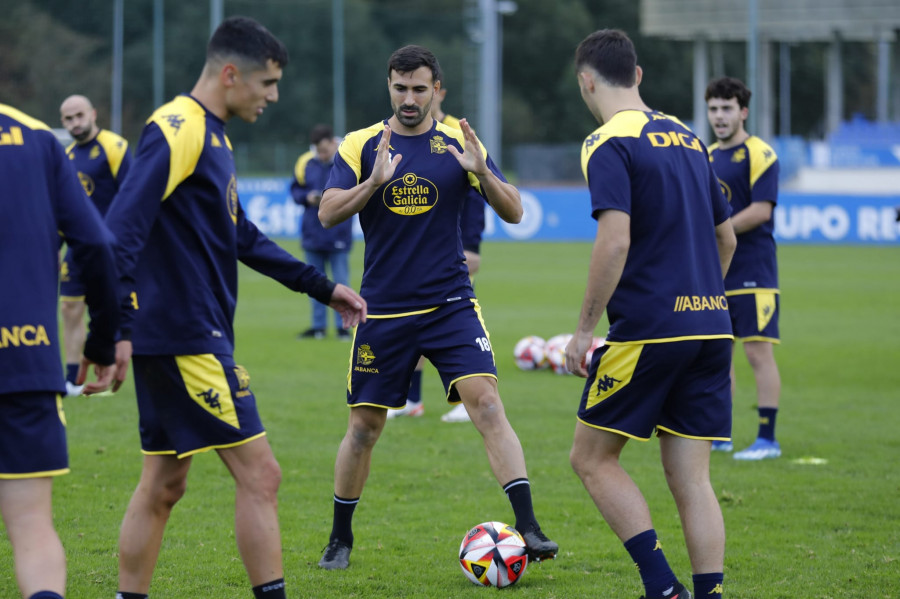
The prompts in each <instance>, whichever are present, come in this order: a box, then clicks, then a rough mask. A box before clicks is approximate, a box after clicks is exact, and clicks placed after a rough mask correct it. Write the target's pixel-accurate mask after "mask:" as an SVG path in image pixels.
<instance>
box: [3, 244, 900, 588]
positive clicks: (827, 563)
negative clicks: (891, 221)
mask: <svg viewBox="0 0 900 599" xmlns="http://www.w3.org/2000/svg"><path fill="white" fill-rule="evenodd" d="M286 246H287V247H289V248H291V249H293V248H294V247H296V244H295V243H293V242H291V243H289V244H286ZM361 250H362V248H361V247H357V249H356V250H355V252H354V257H353V262H352V264H353V271H354V272H353V274H354V275H355V277H356V280H357V281H358V278H359V274H360V268H361V267H360V262H361ZM589 250H590V246H589V245H588V244H583V243H580V244H541V243H527V244H525V243H522V244H520V243H488V244H485V247H484V250H483V265H482V272H481V273H480V275H479V277H478V284H477V288H478V293H479V298H480V300H481V303H482V306H483V308H484V314H485V318H486V321H487V324H488V327H489V329H490V331H491V335H492V336H491V339H492V342H493V345H494V348H495V353H496V356H497V361H498V368H499V371H500V391H501V395H502V396H503V398H504V403H505V404H506V406H507V412H508V414H509V417H510V420H511V421H512V423H513V426H514V427H515V428H516V430H517V432H518V434H519V437H520V439H521V440H522V444H523V446H524V448H525V454H526V459H527V461H528V466H529V476H530V478H531V480H532V483H533V489H534V500H535V508H536V512H537V514H538V517H539V518H540V519H541V521H542V524H543V527H544V530H545V531H546V532H547V533H548V534H550V535H551V537H552V538H553V539H554V540H556V541H558V542H559V543H560V546H561V553H560V556H559V558H558V559H557V560H555V561H552V562H548V563H544V564H539V565H532V566H530V567H529V570H528V572H527V573H526V575H525V577H524V578H523V579H522V582H521V583H520V584H518V585H516V586H515V587H513V588H511V589H509V590H508V591H504V592H505V593H506V594H509V595H512V596H516V597H520V598H523V599H524V598H532V597H533V598H538V597H540V598H560V599H562V598H576V597H588V596H603V597H637V596H638V595H640V594H641V591H642V589H641V586H640V580H639V578H638V576H637V574H636V572H635V570H634V566H633V565H632V564H631V562H630V560H629V559H628V557H627V554H626V553H625V551H624V549H623V548H622V546H621V544H620V543H619V542H618V540H617V539H616V538H615V536H614V535H613V534H612V532H611V531H610V530H609V529H608V527H607V526H606V524H605V523H604V521H603V519H602V518H601V517H600V515H599V513H598V511H597V510H596V508H595V507H594V505H593V503H592V502H591V500H590V498H589V497H588V495H587V493H586V492H585V491H584V489H583V488H582V486H581V484H580V483H579V481H578V479H577V478H576V476H575V475H574V474H573V473H572V471H571V469H570V467H569V463H568V453H569V448H570V446H571V439H572V432H573V430H574V412H575V410H576V408H577V404H578V398H579V396H580V392H581V381H580V379H576V378H575V377H560V376H556V375H553V374H551V373H550V372H546V371H543V372H521V371H518V370H517V369H516V367H515V365H514V364H513V360H512V356H511V348H512V346H513V345H514V344H515V342H516V341H517V340H518V339H519V338H520V337H523V336H525V335H528V334H537V335H541V336H544V337H545V338H546V337H549V336H551V335H554V334H557V333H563V332H570V331H571V330H572V328H573V327H574V326H575V323H576V319H577V315H578V310H579V307H580V303H581V297H582V293H583V290H584V283H585V277H586V272H587V260H588V254H589ZM780 266H781V279H782V311H783V316H782V319H781V329H782V345H781V346H780V347H779V348H778V349H777V350H776V357H777V360H778V362H779V366H780V369H781V373H782V378H783V392H782V410H781V413H780V415H779V424H778V431H779V440H780V441H781V444H782V448H783V451H784V456H783V457H782V458H781V459H780V460H775V461H768V462H764V463H740V462H736V461H735V460H733V459H732V458H731V457H730V456H728V455H723V454H715V455H713V464H712V469H713V483H714V486H715V489H716V492H717V494H718V496H719V497H720V501H721V504H722V507H723V511H724V514H725V523H726V527H727V531H728V545H727V554H726V572H725V575H726V593H727V596H728V597H731V598H743V599H757V598H761V597H766V598H772V599H777V598H785V599H787V598H792V599H793V598H795V597H809V598H815V599H852V598H859V599H863V598H865V599H871V598H877V599H887V598H895V597H898V596H900V562H898V559H900V507H898V505H900V468H898V458H900V434H898V432H897V427H898V424H900V418H898V412H900V408H898V403H897V398H898V389H900V313H898V309H900V301H898V298H900V249H898V248H896V247H887V248H866V247H803V246H785V247H782V248H781V249H780ZM357 285H358V283H357ZM240 294H241V298H240V305H239V309H238V314H237V322H236V327H237V340H238V341H237V350H236V358H237V360H238V362H239V363H242V364H244V365H245V366H246V367H247V369H248V370H249V372H250V375H251V377H252V383H251V384H252V388H253V390H254V391H255V393H256V396H257V398H258V401H259V406H260V411H261V412H262V417H263V421H264V422H265V423H266V425H267V428H268V431H269V440H270V442H271V443H272V446H273V447H274V450H275V453H276V455H277V457H278V459H279V462H280V464H281V467H282V469H283V472H284V482H283V484H282V487H281V491H280V494H279V497H280V518H281V526H282V535H283V544H284V564H285V572H286V579H287V582H288V585H289V587H288V589H289V595H290V596H292V597H317V598H320V597H321V598H331V597H334V598H338V597H341V598H343V597H360V598H362V597H410V598H412V597H416V598H419V597H424V598H448V597H453V598H455V597H483V596H487V594H491V593H493V592H494V591H492V590H486V589H485V590H482V589H479V588H477V587H475V586H474V585H472V584H471V583H469V582H468V581H467V580H466V579H465V578H464V576H463V574H462V572H461V571H460V569H459V566H458V565H457V563H456V559H455V558H456V552H457V548H458V546H459V542H460V540H461V538H462V536H463V534H464V533H465V531H466V530H467V529H468V528H469V527H471V526H473V525H474V524H477V523H478V522H481V521H484V520H492V519H496V520H501V521H504V520H505V521H509V520H510V519H511V517H512V514H511V510H510V508H509V505H508V503H507V501H506V498H505V496H504V494H503V493H502V491H501V490H500V488H499V486H498V484H497V483H496V481H495V480H494V479H493V477H492V476H491V474H490V471H489V469H488V465H487V460H486V457H485V455H484V451H483V449H482V447H481V442H480V438H479V436H478V434H477V433H476V431H475V430H474V429H473V428H472V427H471V425H467V424H445V423H442V422H440V415H441V414H442V413H444V412H445V411H446V410H447V407H446V406H445V404H444V402H443V399H442V396H443V393H442V390H441V389H440V383H439V379H438V377H437V374H436V373H435V371H434V370H433V369H432V368H431V367H430V366H428V367H426V371H425V377H424V389H423V391H424V395H425V397H426V400H425V401H426V414H425V416H424V417H423V418H419V419H412V420H397V421H392V422H389V423H388V426H387V429H386V431H385V434H384V435H383V436H382V438H381V441H380V442H379V444H378V447H377V448H376V450H375V455H374V458H373V467H372V474H371V476H370V478H369V483H368V485H367V487H366V490H365V492H364V494H363V500H362V502H361V503H360V505H359V508H358V509H357V512H356V518H355V523H354V532H355V534H356V545H355V547H354V550H353V557H352V565H351V567H350V569H349V570H347V571H344V572H324V571H320V570H319V569H318V568H317V567H316V562H317V560H318V559H319V556H320V552H321V550H322V548H323V547H324V545H325V543H326V541H327V537H328V533H329V530H330V522H331V494H332V471H333V464H334V455H335V451H336V449H337V445H338V443H339V441H340V439H341V437H342V436H343V433H344V430H345V427H346V418H347V408H346V406H345V403H344V387H345V376H346V369H347V363H348V362H347V361H348V358H349V345H348V344H346V343H341V342H338V341H336V340H335V339H333V337H332V338H329V339H327V340H323V341H304V342H299V341H296V340H295V339H294V335H295V334H296V333H297V332H298V331H300V330H302V329H304V328H306V326H307V323H308V315H309V308H308V303H307V299H306V297H305V296H299V295H296V294H292V293H291V292H289V291H287V290H285V289H283V288H281V287H280V286H278V285H277V284H276V283H274V282H272V281H269V280H267V279H265V278H264V277H262V276H260V275H258V274H256V273H253V272H250V271H247V270H244V271H243V272H242V279H241V290H240ZM599 332H601V333H602V332H603V331H599ZM736 364H737V377H738V393H737V397H736V398H735V421H734V437H735V444H736V445H737V446H738V447H742V446H744V445H746V444H749V442H751V441H752V439H753V437H754V435H755V428H756V417H755V412H754V404H755V395H754V389H753V385H752V382H751V381H752V377H751V373H750V370H749V367H748V366H747V363H746V359H745V358H744V357H743V355H742V354H741V353H740V352H739V353H738V355H737V361H736ZM66 413H67V417H68V422H69V446H70V454H71V455H70V459H71V466H72V474H70V475H68V476H64V477H61V478H59V479H57V481H56V483H55V487H54V492H55V496H54V509H55V517H56V523H57V528H58V530H59V532H60V535H61V537H62V540H63V544H64V545H65V547H66V550H67V555H68V560H69V593H68V597H69V598H70V599H80V598H83V599H96V598H98V597H99V598H111V597H112V596H113V594H114V592H115V590H116V543H117V538H118V529H119V523H120V521H121V518H122V515H123V513H124V510H125V506H126V504H127V502H128V499H129V497H130V495H131V492H132V490H133V488H134V485H135V484H136V482H137V478H138V475H139V472H140V465H141V455H140V452H139V443H138V435H137V423H136V408H135V404H134V397H133V393H132V391H131V387H130V383H129V385H128V386H127V387H126V389H124V390H123V391H122V392H120V393H119V394H118V396H116V397H103V398H95V399H84V398H81V399H77V400H68V401H67V403H66ZM804 457H818V458H823V459H825V460H827V464H824V465H818V466H816V465H803V464H798V463H796V462H795V460H796V459H798V458H804ZM623 461H624V463H625V465H626V468H627V469H628V470H629V472H630V473H631V474H632V476H633V477H634V479H635V480H636V481H637V483H638V484H639V485H640V487H641V488H642V489H643V491H644V493H645V495H646V497H647V499H648V501H649V503H650V506H651V511H652V513H653V515H654V525H655V527H656V528H657V530H658V531H659V533H660V535H661V538H662V540H663V542H664V544H665V547H666V554H667V556H668V557H669V560H670V562H671V563H672V565H673V568H674V569H675V571H676V573H677V574H678V575H679V576H680V577H681V578H682V579H683V580H684V581H685V582H689V580H690V567H689V563H688V559H687V555H686V552H685V550H684V547H683V543H682V539H681V530H680V525H679V521H678V518H677V514H676V511H675V507H674V503H673V501H672V499H671V497H670V496H669V494H668V491H667V489H666V486H665V482H664V480H663V476H662V472H661V467H660V465H659V452H658V445H657V443H656V442H655V441H651V442H649V443H630V444H629V445H628V447H627V448H626V450H625V452H624V454H623ZM232 522H233V484H232V481H231V479H230V477H229V475H228V473H227V472H226V470H225V468H224V467H223V466H222V464H221V463H220V462H219V460H218V459H217V458H216V457H215V455H213V454H203V455H200V456H197V457H195V458H194V464H193V467H192V472H191V475H190V478H189V483H188V492H187V495H186V496H185V498H184V499H183V500H182V501H181V503H180V504H179V505H178V506H177V507H176V508H175V511H174V513H173V516H172V519H171V521H170V523H169V527H168V529H167V531H166V537H165V540H164V543H163V550H162V553H161V555H160V559H159V565H158V567H157V570H156V573H155V577H154V581H153V586H152V588H151V596H152V597H153V598H154V599H162V598H173V599H175V598H187V597H204V598H216V599H230V598H246V597H249V596H250V590H249V588H248V582H247V578H246V575H245V573H244V570H243V567H242V565H241V562H240V559H239V558H238V554H237V549H236V547H235V544H234V533H233V524H232ZM12 572H13V566H12V557H11V552H10V549H9V545H8V543H5V542H0V597H3V598H13V597H16V596H18V595H17V590H16V587H15V581H14V579H13V574H12Z"/></svg>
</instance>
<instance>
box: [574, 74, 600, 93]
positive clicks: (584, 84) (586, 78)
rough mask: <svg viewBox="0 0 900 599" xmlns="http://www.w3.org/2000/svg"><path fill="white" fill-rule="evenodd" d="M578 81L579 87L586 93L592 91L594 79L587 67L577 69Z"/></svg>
mask: <svg viewBox="0 0 900 599" xmlns="http://www.w3.org/2000/svg"><path fill="white" fill-rule="evenodd" d="M578 83H579V84H580V86H581V89H583V90H585V91H587V92H588V93H593V92H594V88H595V86H596V81H595V80H594V75H593V73H591V72H590V71H588V70H587V69H584V70H583V71H578Z"/></svg>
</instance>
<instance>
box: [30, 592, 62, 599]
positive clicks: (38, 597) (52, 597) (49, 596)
mask: <svg viewBox="0 0 900 599" xmlns="http://www.w3.org/2000/svg"><path fill="white" fill-rule="evenodd" d="M28 599H63V596H62V595H60V594H59V593H55V592H53V591H38V592H37V593H35V594H34V595H31V596H30V597H29V598H28Z"/></svg>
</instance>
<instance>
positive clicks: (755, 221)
mask: <svg viewBox="0 0 900 599" xmlns="http://www.w3.org/2000/svg"><path fill="white" fill-rule="evenodd" d="M749 103H750V90H749V89H747V86H746V85H744V83H743V82H742V81H740V80H739V79H735V78H733V77H722V78H719V79H714V80H713V81H711V82H710V83H709V85H708V86H707V88H706V106H707V117H708V118H709V123H710V125H712V128H713V131H714V132H715V135H716V138H717V139H718V140H719V141H718V142H717V143H715V144H714V145H713V146H711V147H710V160H712V162H713V169H714V170H715V171H716V174H717V175H718V177H719V182H720V183H721V185H722V190H723V192H724V193H725V197H726V198H727V199H728V201H729V202H731V210H732V212H733V213H734V216H733V217H732V218H731V222H732V223H733V224H734V230H735V233H737V242H738V245H737V250H736V251H735V252H734V260H732V261H731V268H730V269H729V270H728V276H726V277H725V296H726V297H727V298H728V311H729V313H730V314H731V322H732V325H733V326H734V335H735V337H736V338H738V339H740V340H741V341H743V345H744V353H746V354H747V360H748V361H749V362H750V367H751V368H752V369H753V377H754V379H755V381H756V400H757V405H758V411H759V429H758V432H757V436H756V437H757V438H756V441H754V443H753V444H752V445H751V446H750V447H748V448H746V449H744V450H742V451H739V452H737V453H735V454H734V458H735V459H737V460H763V459H768V458H777V457H779V456H780V455H781V446H780V445H779V444H778V441H776V440H775V416H776V415H777V413H778V404H779V396H780V395H781V376H780V374H779V372H778V365H777V364H776V362H775V353H774V352H773V345H775V344H778V343H780V338H779V334H778V318H779V315H780V313H781V306H780V301H779V297H780V293H779V290H778V264H777V262H776V258H775V236H774V235H773V232H774V229H775V218H774V208H775V204H776V203H777V201H778V156H776V155H775V151H774V150H773V149H772V148H771V147H770V146H769V144H767V143H766V142H764V141H763V140H761V139H760V138H758V137H756V136H755V135H750V134H749V133H747V131H746V130H745V129H744V121H745V120H747V116H748V113H749V108H748V106H749ZM734 389H735V375H734V367H733V366H732V370H731V391H732V396H733V395H734ZM732 448H733V446H732V444H731V443H722V442H719V443H714V444H713V449H718V450H722V451H731V450H732Z"/></svg>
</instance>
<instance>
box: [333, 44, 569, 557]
mask: <svg viewBox="0 0 900 599" xmlns="http://www.w3.org/2000/svg"><path fill="white" fill-rule="evenodd" d="M440 73H441V69H440V65H439V63H438V61H437V58H435V56H434V54H432V53H431V52H430V51H429V50H427V49H426V48H423V47H421V46H405V47H403V48H400V49H398V50H396V51H395V52H394V53H393V54H392V55H391V57H390V59H389V61H388V72H387V75H388V79H387V83H388V91H389V95H390V101H391V108H392V109H393V115H392V116H391V117H390V118H389V119H387V120H385V121H381V122H378V123H375V124H374V125H372V126H370V127H367V128H365V129H361V130H359V131H354V132H353V133H350V134H349V135H347V136H346V137H345V138H344V141H343V142H342V143H341V146H340V148H339V149H338V154H337V156H336V157H335V162H334V169H333V170H332V172H331V178H330V179H329V181H328V185H327V189H326V190H325V194H324V196H323V197H322V203H321V204H320V206H319V218H320V219H321V220H322V224H324V225H325V226H333V225H335V224H337V223H339V222H343V221H345V220H347V219H349V218H351V217H352V216H353V215H354V214H357V213H358V214H359V220H360V225H361V226H362V230H363V235H364V237H365V241H366V252H365V267H364V270H363V278H362V287H361V290H360V293H361V294H362V296H363V297H365V298H366V301H367V302H368V303H369V306H370V307H371V310H372V312H373V313H374V314H373V315H370V317H369V319H368V320H367V321H366V322H365V323H363V324H362V325H360V327H359V328H358V329H357V331H356V335H355V336H354V341H353V353H352V354H351V364H350V372H349V375H348V381H347V382H348V386H347V403H348V404H349V406H350V408H351V409H350V415H349V419H348V424H347V432H346V434H345V436H344V439H343V441H342V442H341V445H340V448H339V449H338V453H337V458H336V460H335V474H334V505H333V507H334V519H333V525H332V530H331V535H330V537H329V542H328V546H327V547H326V549H325V553H324V555H323V556H322V559H321V560H320V561H319V566H320V567H322V568H325V569H329V570H332V569H344V568H347V567H348V566H349V564H350V551H351V548H352V547H353V531H352V525H351V524H352V518H353V511H354V509H355V508H356V505H357V504H358V502H359V499H360V495H361V494H362V490H363V487H364V486H365V483H366V479H367V477H368V474H369V468H370V464H371V457H372V450H373V449H374V447H375V443H376V442H377V441H378V437H379V436H380V435H381V432H382V430H383V429H384V425H385V421H386V417H387V410H388V409H400V408H402V407H403V406H404V405H405V403H406V395H407V391H408V389H409V380H410V376H411V375H412V372H413V370H414V369H415V366H416V362H417V361H418V359H419V357H420V356H425V357H426V358H428V360H429V361H430V362H431V363H432V364H434V366H435V367H436V368H437V370H438V373H439V374H440V376H441V379H442V381H443V383H444V387H445V389H446V390H447V400H448V401H449V402H451V403H457V402H459V401H462V402H463V403H464V404H465V405H466V407H467V408H468V410H469V414H470V415H471V416H472V422H473V423H474V424H475V427H476V428H477V429H478V431H479V432H480V433H481V435H482V437H483V440H484V445H485V449H486V450H487V454H488V460H489V462H490V465H491V468H492V470H493V472H494V475H495V476H496V478H497V480H498V482H500V483H501V485H502V486H503V489H504V491H506V493H507V496H508V497H509V500H510V503H511V504H512V508H513V511H514V513H515V518H516V522H515V527H516V529H517V530H518V531H519V532H520V533H522V535H523V537H524V538H525V542H526V544H527V546H528V549H529V552H530V554H531V557H532V558H533V559H537V560H540V559H549V558H552V557H554V556H555V555H556V552H557V550H558V546H557V544H556V543H554V542H553V541H551V540H549V539H548V538H547V537H546V536H545V535H544V534H543V533H542V532H541V529H540V526H539V524H538V521H537V519H536V518H535V516H534V510H533V508H532V502H531V485H530V483H529V481H528V478H527V477H528V474H527V472H526V468H525V457H524V454H523V452H522V446H521V444H520V443H519V439H518V438H517V437H516V434H515V431H513V429H512V427H511V426H510V424H509V421H508V420H507V418H506V414H505V412H504V410H503V403H502V402H501V400H500V395H499V393H498V391H497V369H496V365H495V363H494V356H493V352H492V350H491V345H490V337H489V335H488V332H487V330H486V328H485V325H484V321H483V319H482V317H481V308H480V306H479V305H478V301H477V300H476V299H475V294H474V292H473V291H472V285H471V283H470V282H469V272H468V269H467V268H466V263H465V256H464V254H463V249H462V240H461V238H460V234H459V227H458V224H457V223H458V222H459V214H460V211H461V210H462V207H463V202H464V201H465V200H466V196H467V194H468V193H469V190H471V189H473V188H474V189H476V190H477V191H478V192H479V193H480V194H481V195H482V196H483V197H485V198H486V199H487V201H488V203H489V204H490V205H491V207H492V208H493V209H494V210H495V211H496V212H497V214H498V216H499V217H500V218H502V219H503V220H505V221H508V222H518V221H519V220H520V219H521V217H522V204H521V199H520V197H519V192H518V190H517V189H516V188H515V187H514V186H512V185H510V184H509V183H507V182H506V180H505V179H504V178H503V175H502V174H501V173H500V171H499V170H498V169H497V168H496V166H495V165H494V163H493V161H492V160H491V159H490V158H489V157H488V155H487V152H485V151H484V149H483V148H482V146H481V144H480V142H479V141H478V138H477V137H476V136H475V133H474V132H473V131H472V129H471V127H469V125H468V123H467V122H466V121H465V120H462V121H460V126H461V127H462V129H461V130H459V129H453V128H452V127H448V126H446V125H443V124H440V123H437V122H436V121H435V120H434V118H432V116H431V105H432V102H433V99H434V94H435V92H436V91H438V90H439V89H440V86H441V84H440V81H441V75H440Z"/></svg>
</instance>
